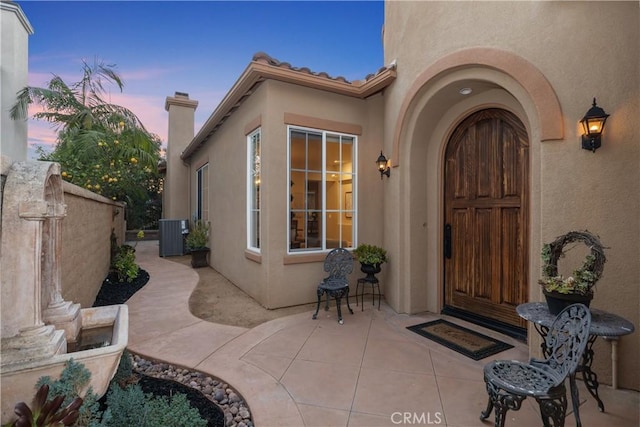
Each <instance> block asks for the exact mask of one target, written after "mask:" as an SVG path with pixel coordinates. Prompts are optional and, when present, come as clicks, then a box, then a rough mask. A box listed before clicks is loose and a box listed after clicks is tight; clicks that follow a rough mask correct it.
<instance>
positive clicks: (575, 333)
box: [480, 304, 591, 427]
mask: <svg viewBox="0 0 640 427" xmlns="http://www.w3.org/2000/svg"><path fill="white" fill-rule="evenodd" d="M590 325H591V312H590V311H589V309H588V308H587V307H586V306H585V305H583V304H574V305H571V306H569V307H567V308H565V309H564V310H562V311H561V312H560V313H559V314H558V316H557V317H556V318H555V320H554V321H553V323H552V324H551V327H550V328H549V332H548V334H547V336H546V337H545V344H546V346H547V348H548V349H549V356H548V357H547V358H546V359H545V360H536V359H531V361H530V362H529V363H524V362H519V361H516V360H495V361H493V362H491V363H489V364H487V365H486V366H485V367H484V382H485V383H486V386H487V393H488V394H489V403H488V404H487V409H485V410H484V411H483V412H482V413H481V415H480V419H481V420H485V419H486V418H487V417H488V416H489V415H490V414H491V411H492V410H494V409H495V411H494V412H495V426H496V427H502V426H504V422H505V418H506V413H507V410H515V411H517V410H518V409H520V406H521V404H522V401H523V400H524V399H526V398H527V397H529V396H531V397H533V398H535V399H536V401H537V402H538V405H539V406H540V415H541V416H542V422H543V424H544V425H545V426H555V427H557V426H564V420H565V416H566V413H567V392H566V388H565V386H564V382H565V379H566V378H567V377H569V381H570V384H571V392H572V398H573V412H574V414H576V421H577V423H578V425H580V416H579V413H578V411H577V407H576V405H577V402H578V396H577V393H578V391H577V390H578V389H577V387H575V385H576V384H575V381H576V375H575V373H576V369H577V367H578V364H579V362H580V359H581V357H582V353H583V352H584V349H585V347H586V345H587V340H588V339H589V327H590ZM574 393H575V395H573V394H574Z"/></svg>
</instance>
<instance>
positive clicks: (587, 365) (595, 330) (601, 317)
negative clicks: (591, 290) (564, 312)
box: [516, 302, 635, 418]
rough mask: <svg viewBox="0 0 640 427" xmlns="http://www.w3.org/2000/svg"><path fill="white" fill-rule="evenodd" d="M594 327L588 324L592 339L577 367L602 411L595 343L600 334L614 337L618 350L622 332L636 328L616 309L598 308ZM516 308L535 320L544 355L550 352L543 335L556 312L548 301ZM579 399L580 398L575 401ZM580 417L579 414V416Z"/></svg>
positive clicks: (629, 331)
mask: <svg viewBox="0 0 640 427" xmlns="http://www.w3.org/2000/svg"><path fill="white" fill-rule="evenodd" d="M590 311H591V327H590V328H589V341H588V342H587V348H586V349H585V351H584V353H583V355H582V363H581V364H580V366H579V367H578V371H577V372H581V373H582V379H583V380H584V383H585V385H586V386H587V390H588V391H589V393H590V394H591V395H592V396H593V397H594V398H595V399H596V401H597V402H598V409H599V410H600V412H604V403H602V400H601V399H600V396H599V395H598V385H599V384H598V376H597V375H596V373H595V372H593V371H592V370H591V363H592V362H593V354H594V353H593V343H594V342H595V341H596V339H597V338H598V337H603V338H604V339H606V340H611V344H612V352H614V351H615V348H616V347H615V345H616V343H617V340H618V339H619V338H620V337H621V336H623V335H628V334H630V333H632V332H633V331H634V330H635V327H634V326H633V323H631V322H629V321H628V320H627V319H624V318H622V317H620V316H618V315H615V314H613V313H608V312H606V311H603V310H598V309H597V308H592V309H591V310H590ZM516 312H517V313H518V315H519V316H520V317H522V318H523V319H525V320H527V321H529V322H532V323H533V326H534V327H535V328H536V331H538V333H539V334H540V336H541V337H542V338H543V341H542V344H541V347H542V353H543V354H544V356H545V357H546V356H548V355H549V354H548V350H547V348H546V346H545V344H544V338H545V336H546V335H547V332H548V330H549V327H550V326H551V323H553V320H554V319H555V316H554V315H553V314H551V313H549V309H548V308H547V304H546V303H544V302H529V303H525V304H520V305H519V306H517V307H516ZM613 371H614V372H613V373H612V374H613V376H614V377H615V375H616V374H615V366H614V367H613ZM575 403H577V402H575ZM576 418H577V417H576Z"/></svg>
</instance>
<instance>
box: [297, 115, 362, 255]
mask: <svg viewBox="0 0 640 427" xmlns="http://www.w3.org/2000/svg"><path fill="white" fill-rule="evenodd" d="M355 142H356V139H355V137H354V136H350V135H342V134H337V133H331V132H322V131H318V130H314V129H301V128H292V127H290V128H289V153H290V159H289V174H290V178H291V186H290V189H289V190H290V197H289V200H290V206H289V223H290V227H289V229H290V230H289V232H290V236H289V237H290V239H289V250H290V251H291V252H299V251H309V250H311V251H318V250H327V249H331V248H334V247H338V246H341V247H353V243H354V227H353V223H354V221H355V215H354V213H355V212H354V209H353V188H354V186H353V179H354V173H353V171H354V165H353V159H354V157H355V156H354V152H355Z"/></svg>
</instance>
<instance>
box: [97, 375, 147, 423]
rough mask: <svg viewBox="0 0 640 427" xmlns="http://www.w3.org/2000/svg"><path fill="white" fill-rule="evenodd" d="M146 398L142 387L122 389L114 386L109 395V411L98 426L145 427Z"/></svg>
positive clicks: (105, 412) (106, 411)
mask: <svg viewBox="0 0 640 427" xmlns="http://www.w3.org/2000/svg"><path fill="white" fill-rule="evenodd" d="M146 412H147V408H146V397H145V395H144V393H143V392H142V389H141V388H140V386H137V385H135V386H129V387H127V388H124V389H123V388H121V387H119V386H117V385H112V386H111V387H110V388H109V391H108V393H107V409H106V410H105V411H104V412H103V413H102V420H101V422H100V423H99V424H97V425H98V426H101V427H111V426H113V427H120V426H143V425H144V422H143V420H144V419H145V417H146Z"/></svg>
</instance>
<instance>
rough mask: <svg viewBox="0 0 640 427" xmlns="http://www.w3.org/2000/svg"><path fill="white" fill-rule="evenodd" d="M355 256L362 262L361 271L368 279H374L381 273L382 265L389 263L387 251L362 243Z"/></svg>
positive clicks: (354, 253) (354, 251) (355, 250)
mask: <svg viewBox="0 0 640 427" xmlns="http://www.w3.org/2000/svg"><path fill="white" fill-rule="evenodd" d="M353 255H354V256H355V257H356V259H357V260H358V261H359V262H360V270H361V271H362V272H363V273H365V274H366V275H367V278H371V279H372V278H374V275H375V274H377V273H380V264H383V263H385V262H387V251H386V250H385V249H383V248H381V247H380V246H375V245H369V244H366V243H361V244H360V245H358V247H357V248H355V249H354V250H353Z"/></svg>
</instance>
